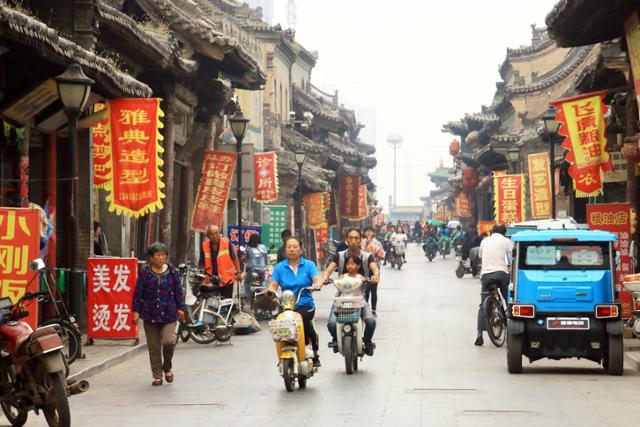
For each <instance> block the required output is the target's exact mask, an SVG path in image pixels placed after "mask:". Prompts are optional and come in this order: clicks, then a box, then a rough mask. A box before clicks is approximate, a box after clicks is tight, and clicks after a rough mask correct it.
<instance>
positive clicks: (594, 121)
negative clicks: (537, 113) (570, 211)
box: [553, 91, 613, 197]
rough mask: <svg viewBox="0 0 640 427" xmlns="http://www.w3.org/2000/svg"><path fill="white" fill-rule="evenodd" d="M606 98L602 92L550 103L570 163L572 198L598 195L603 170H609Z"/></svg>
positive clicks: (601, 183)
mask: <svg viewBox="0 0 640 427" xmlns="http://www.w3.org/2000/svg"><path fill="white" fill-rule="evenodd" d="M606 95H607V92H606V91H604V92H595V93H589V94H585V95H581V96H577V97H574V98H567V99H561V100H558V101H555V102H553V106H554V107H556V108H557V109H559V110H560V111H559V112H558V115H557V116H556V120H558V122H560V123H561V124H562V125H561V127H560V131H559V132H560V135H562V136H564V137H565V139H564V141H563V143H562V146H563V147H564V148H566V149H567V150H569V151H568V152H567V155H566V156H565V158H566V160H567V161H568V162H569V163H570V164H571V166H569V171H568V172H569V175H570V176H571V178H572V179H573V187H574V189H575V192H576V197H592V196H597V195H599V194H602V188H603V176H602V174H603V171H609V170H612V169H613V166H612V164H611V159H610V158H609V153H608V152H607V138H606V135H605V121H604V115H605V114H606V113H607V111H608V108H607V106H606V105H605V104H604V102H603V101H604V97H605V96H606Z"/></svg>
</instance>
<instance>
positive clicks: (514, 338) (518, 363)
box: [507, 331, 524, 374]
mask: <svg viewBox="0 0 640 427" xmlns="http://www.w3.org/2000/svg"><path fill="white" fill-rule="evenodd" d="M523 341H524V338H523V334H520V335H514V334H512V333H510V332H508V331H507V370H508V371H509V373H510V374H521V373H522V344H523Z"/></svg>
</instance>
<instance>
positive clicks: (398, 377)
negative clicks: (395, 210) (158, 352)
mask: <svg viewBox="0 0 640 427" xmlns="http://www.w3.org/2000/svg"><path fill="white" fill-rule="evenodd" d="M410 246H411V247H410V248H409V252H408V257H407V261H408V263H407V264H406V265H405V266H404V267H403V269H402V270H401V271H397V270H395V271H393V270H391V269H389V268H388V267H384V268H383V276H382V277H383V278H382V284H381V288H380V291H379V293H380V297H379V299H380V301H379V306H378V330H377V332H376V338H375V341H376V342H377V351H376V355H375V357H374V358H372V359H365V361H364V362H363V363H362V364H361V370H360V371H359V372H358V373H357V374H354V375H353V376H347V375H346V374H345V372H344V364H343V359H342V358H341V357H340V356H339V355H334V354H332V353H330V352H329V351H328V349H327V348H326V342H327V341H328V336H329V335H328V332H327V331H326V318H327V313H328V309H329V305H330V301H331V296H332V294H333V291H332V290H331V289H325V290H323V291H322V292H321V294H320V295H319V296H318V297H316V299H317V301H318V306H319V315H318V316H317V322H318V327H319V331H320V335H321V356H322V363H323V366H322V368H321V369H320V371H319V373H318V374H317V376H315V377H314V378H312V379H311V380H310V381H309V383H308V386H307V387H308V388H307V389H306V390H302V391H299V390H296V391H295V392H294V393H287V392H286V391H285V389H284V385H283V383H282V380H281V378H280V377H279V376H278V374H277V369H276V363H275V355H274V348H273V343H272V341H271V337H270V335H269V333H268V331H266V330H263V331H262V332H261V333H259V334H254V335H250V336H236V337H233V339H232V343H233V345H221V346H215V345H204V346H203V345H198V344H195V343H193V342H189V343H188V344H183V343H180V344H179V345H178V348H177V349H176V351H177V354H176V357H175V366H174V371H175V373H176V380H175V382H174V383H173V384H169V385H167V384H166V383H165V384H164V385H163V386H161V387H151V376H150V372H149V364H148V358H147V354H146V353H145V354H142V355H139V356H137V357H135V358H133V359H131V360H129V361H127V362H125V363H123V364H121V365H119V366H117V367H115V368H112V369H110V370H108V371H106V372H104V373H102V374H99V375H97V376H94V377H92V378H91V379H90V382H91V389H90V391H89V392H88V393H86V394H82V395H78V396H74V397H73V398H72V399H71V405H72V406H71V408H72V417H73V418H72V419H73V421H74V425H82V426H161V425H183V426H187V425H189V426H193V425H202V426H211V425H216V426H280V425H300V426H302V425H304V426H327V425H332V426H365V425H367V426H374V425H375V426H418V425H424V426H433V425H443V426H454V425H460V426H478V425H487V426H495V425H505V426H506V425H509V426H520V425H527V426H556V425H557V426H561V425H562V426H567V425H576V426H577V425H580V426H590V425H594V426H595V425H603V424H605V423H606V424H614V423H616V422H624V421H628V420H629V418H630V417H631V416H632V413H631V412H630V409H631V408H633V403H634V402H635V396H636V394H637V390H638V380H639V378H638V375H637V374H636V373H635V372H634V371H632V370H631V369H627V370H626V371H625V375H624V376H623V377H610V376H608V375H606V374H605V372H604V370H603V369H602V368H601V367H599V366H597V365H595V364H594V363H591V362H587V361H577V360H567V361H562V362H554V361H539V362H537V363H535V364H533V365H529V364H528V363H527V362H525V373H524V374H523V375H517V376H514V375H509V374H508V373H507V371H506V359H505V358H506V355H505V349H503V348H495V347H494V346H493V345H492V344H491V343H490V341H489V340H488V339H487V338H486V337H485V345H484V346H483V347H475V346H474V345H473V340H474V338H475V319H476V307H477V299H478V290H479V286H478V282H477V281H476V280H474V279H471V278H470V277H469V276H466V277H465V278H464V279H457V278H456V277H455V275H454V262H455V261H454V259H453V257H451V258H450V257H447V260H445V261H443V260H442V258H439V259H437V260H435V261H434V262H432V263H429V262H428V261H427V260H426V258H425V257H424V256H422V252H421V250H419V249H418V248H416V247H415V246H414V245H410ZM601 408H606V410H601ZM3 422H4V423H6V421H4V420H3ZM28 425H45V422H44V418H42V417H35V416H34V415H33V414H30V422H29V423H28Z"/></svg>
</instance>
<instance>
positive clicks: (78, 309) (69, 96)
mask: <svg viewBox="0 0 640 427" xmlns="http://www.w3.org/2000/svg"><path fill="white" fill-rule="evenodd" d="M55 81H56V84H57V87H58V96H59V97H60V101H62V105H63V106H64V112H65V114H66V116H67V121H68V123H69V145H70V150H69V154H70V156H71V248H70V249H71V251H70V252H71V272H70V274H69V289H70V290H69V305H70V306H71V311H72V312H73V313H76V314H80V313H82V289H83V283H82V281H83V274H82V271H80V256H79V255H80V253H79V251H78V246H79V245H78V236H79V234H80V223H79V218H80V200H79V194H80V185H79V184H80V183H79V181H80V178H79V175H80V174H79V159H78V118H79V117H80V113H82V110H83V109H84V107H85V105H86V104H87V101H88V100H89V94H90V93H91V86H92V85H93V84H94V83H95V82H94V81H93V80H91V79H90V78H89V77H87V76H86V75H85V74H84V72H83V71H82V67H81V66H80V64H77V63H71V64H69V66H68V67H67V69H66V70H65V71H64V73H62V74H60V75H59V76H57V77H55Z"/></svg>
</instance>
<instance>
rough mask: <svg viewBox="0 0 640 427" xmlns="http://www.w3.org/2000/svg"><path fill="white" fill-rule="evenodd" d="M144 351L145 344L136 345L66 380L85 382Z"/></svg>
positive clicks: (145, 348)
mask: <svg viewBox="0 0 640 427" xmlns="http://www.w3.org/2000/svg"><path fill="white" fill-rule="evenodd" d="M146 350H147V343H146V342H145V343H142V344H138V345H137V346H135V347H131V348H128V349H126V350H124V351H123V352H122V353H120V354H117V355H115V356H113V357H110V358H109V359H106V360H103V361H102V362H98V363H96V364H95V365H92V366H88V367H86V368H84V369H82V370H81V371H79V372H76V373H75V374H73V375H69V378H68V380H70V381H79V380H86V379H87V378H90V377H92V376H94V375H96V374H99V373H101V372H104V371H106V370H107V369H109V368H112V367H114V366H116V365H119V364H120V363H122V362H125V361H127V360H129V359H131V358H132V357H134V356H137V355H138V354H139V353H142V352H144V351H146Z"/></svg>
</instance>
